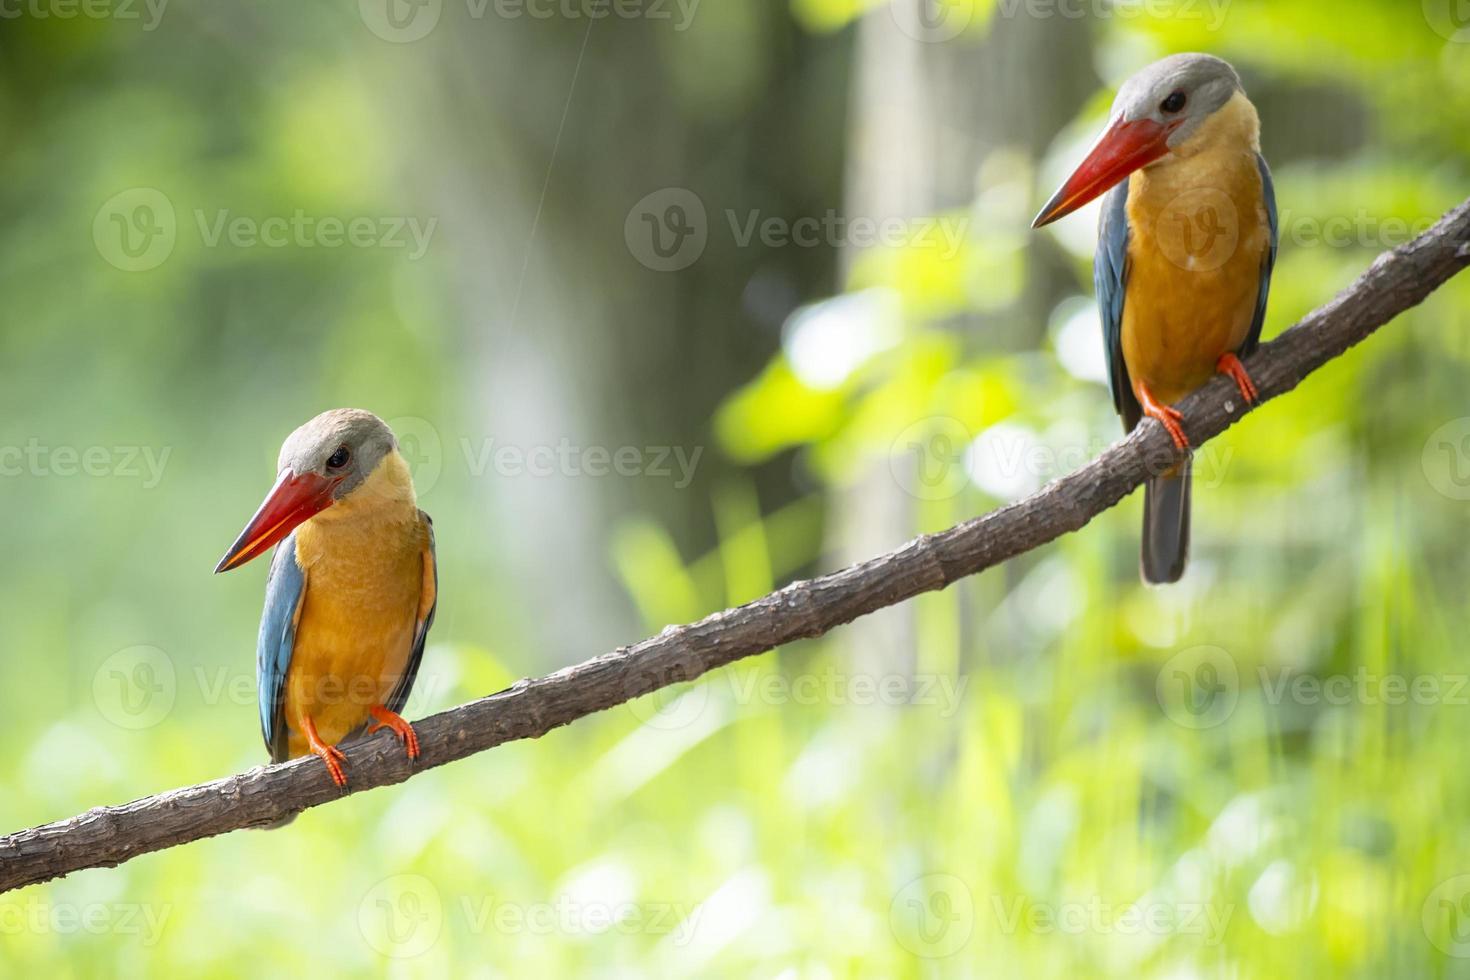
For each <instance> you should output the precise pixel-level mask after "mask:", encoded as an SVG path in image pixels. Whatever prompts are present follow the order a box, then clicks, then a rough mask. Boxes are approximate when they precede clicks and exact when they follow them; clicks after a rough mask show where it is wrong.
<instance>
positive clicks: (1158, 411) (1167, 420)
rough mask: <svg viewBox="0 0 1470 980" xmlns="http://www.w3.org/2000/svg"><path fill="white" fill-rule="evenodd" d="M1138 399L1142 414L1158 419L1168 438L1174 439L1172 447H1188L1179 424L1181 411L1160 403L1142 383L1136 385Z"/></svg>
mask: <svg viewBox="0 0 1470 980" xmlns="http://www.w3.org/2000/svg"><path fill="white" fill-rule="evenodd" d="M1138 401H1139V404H1141V405H1142V406H1143V414H1144V415H1147V416H1148V417H1149V418H1151V419H1158V420H1159V424H1160V425H1162V426H1163V427H1164V429H1165V431H1167V432H1168V433H1169V438H1171V439H1173V440H1174V448H1176V449H1188V448H1189V439H1188V438H1187V437H1186V436H1185V435H1184V426H1183V425H1181V424H1180V423H1181V422H1183V421H1184V414H1183V413H1182V412H1180V411H1179V410H1178V409H1177V408H1170V407H1169V406H1168V405H1160V404H1159V403H1158V402H1157V401H1155V400H1154V396H1153V395H1151V394H1149V391H1148V388H1147V387H1145V386H1144V385H1142V384H1140V385H1139V386H1138Z"/></svg>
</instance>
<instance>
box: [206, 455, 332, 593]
mask: <svg viewBox="0 0 1470 980" xmlns="http://www.w3.org/2000/svg"><path fill="white" fill-rule="evenodd" d="M341 482H342V481H341V479H340V478H338V479H335V480H333V479H328V478H327V477H324V476H321V475H319V474H316V473H307V474H306V475H304V476H297V475H296V474H294V473H292V472H291V471H290V470H286V471H285V472H283V473H282V474H281V478H280V479H279V480H277V481H276V485H275V486H273V487H271V492H270V493H269V494H267V495H266V498H265V503H263V504H261V505H260V510H258V511H256V512H255V516H254V517H252V518H250V523H249V524H246V525H245V530H243V531H241V532H240V536H239V537H238V538H236V539H235V543H234V544H232V545H230V550H229V551H227V552H225V556H224V557H223V558H221V559H220V562H219V564H218V565H216V566H215V568H214V571H215V574H218V573H220V572H228V571H229V570H230V569H232V568H238V567H239V566H241V565H243V564H245V563H246V562H247V561H250V560H251V559H252V558H255V557H257V556H259V555H262V554H264V553H265V552H267V551H269V550H270V549H271V548H272V547H273V546H274V545H275V544H276V543H277V542H279V541H280V540H281V539H282V538H284V537H285V536H286V535H288V534H290V533H291V532H292V531H294V530H295V529H296V528H297V526H298V525H300V524H301V522H302V521H304V520H306V519H307V518H308V517H311V516H312V515H313V514H320V513H321V512H322V511H324V510H326V509H327V508H328V507H330V506H332V491H333V490H335V489H336V488H337V484H339V483H341Z"/></svg>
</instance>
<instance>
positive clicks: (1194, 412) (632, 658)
mask: <svg viewBox="0 0 1470 980" xmlns="http://www.w3.org/2000/svg"><path fill="white" fill-rule="evenodd" d="M1467 264H1470V201H1467V202H1466V203H1464V204H1461V205H1460V206H1459V207H1457V208H1456V209H1455V210H1453V211H1451V212H1450V213H1449V214H1447V215H1446V216H1445V217H1444V218H1442V219H1441V220H1440V221H1439V222H1438V223H1437V224H1436V225H1435V226H1434V227H1433V228H1431V229H1429V231H1427V232H1425V233H1424V234H1423V235H1422V236H1420V237H1419V238H1417V239H1416V240H1414V241H1413V242H1410V243H1408V244H1407V245H1404V246H1402V247H1400V248H1398V249H1395V250H1394V251H1392V252H1388V253H1385V254H1383V255H1380V256H1379V257H1378V259H1377V260H1376V261H1375V262H1374V263H1373V265H1372V266H1371V267H1370V268H1369V269H1368V271H1366V272H1364V273H1363V275H1362V276H1360V277H1359V278H1358V279H1357V280H1356V281H1355V282H1354V283H1353V284H1352V285H1351V286H1349V287H1348V288H1347V289H1345V290H1343V291H1342V293H1340V294H1339V295H1338V296H1337V297H1336V298H1335V299H1333V300H1332V301H1331V302H1330V303H1328V304H1326V305H1325V306H1322V307H1320V308H1319V309H1317V310H1315V311H1313V312H1312V313H1311V314H1309V315H1308V316H1307V317H1305V318H1304V319H1303V320H1302V321H1301V322H1300V323H1298V324H1297V325H1296V326H1294V327H1292V328H1291V329H1290V330H1288V331H1286V332H1285V333H1284V334H1282V335H1281V336H1280V337H1279V338H1278V339H1276V340H1275V341H1273V342H1271V343H1269V344H1266V345H1264V346H1263V347H1262V348H1261V349H1260V350H1259V351H1258V352H1257V353H1256V354H1255V355H1254V356H1253V357H1252V358H1251V359H1250V360H1249V361H1248V362H1247V368H1248V369H1249V371H1250V373H1251V376H1252V377H1253V378H1254V379H1255V381H1256V385H1257V387H1258V388H1259V389H1260V392H1261V397H1262V400H1265V399H1270V398H1275V397H1277V396H1278V395H1282V394H1285V393H1286V392H1288V391H1290V390H1291V389H1293V388H1295V387H1296V386H1297V384H1299V383H1300V382H1301V381H1302V379H1303V378H1305V377H1306V376H1307V375H1308V374H1310V373H1311V372H1312V371H1314V370H1316V369H1317V368H1319V367H1321V366H1322V365H1323V364H1326V363H1327V362H1328V361H1330V360H1332V359H1333V358H1335V357H1337V356H1339V355H1340V354H1342V353H1343V352H1344V351H1346V350H1347V349H1348V348H1349V347H1351V346H1353V345H1354V344H1356V343H1358V342H1359V341H1361V340H1362V339H1363V338H1365V337H1367V336H1368V335H1369V334H1371V333H1372V332H1373V331H1374V330H1376V329H1378V328H1379V327H1380V326H1382V325H1383V324H1385V323H1387V322H1388V321H1389V320H1391V319H1392V318H1393V317H1394V316H1396V315H1397V314H1399V313H1401V312H1403V311H1404V310H1406V309H1408V308H1409V307H1411V306H1414V305H1415V304H1417V303H1419V302H1420V301H1422V300H1423V299H1424V297H1426V296H1427V295H1429V293H1430V292H1432V291H1433V290H1434V289H1435V288H1437V287H1438V286H1439V285H1440V284H1441V283H1443V282H1444V281H1445V280H1446V279H1448V278H1449V277H1450V276H1452V275H1454V274H1455V273H1456V272H1458V271H1459V270H1460V269H1462V268H1464V267H1465V266H1466V265H1467ZM1180 408H1181V409H1182V410H1183V411H1184V415H1185V423H1184V425H1185V429H1186V431H1187V432H1188V433H1189V435H1190V437H1191V440H1192V441H1193V443H1194V444H1195V445H1199V444H1200V443H1202V442H1204V441H1205V440H1206V439H1209V438H1212V437H1214V436H1215V435H1218V434H1219V433H1220V432H1222V431H1224V430H1225V429H1226V428H1228V427H1229V426H1230V425H1232V424H1234V422H1235V421H1236V420H1237V419H1239V418H1240V417H1241V415H1242V414H1243V411H1244V407H1243V406H1242V405H1241V403H1240V396H1239V395H1238V393H1237V392H1236V390H1235V386H1234V384H1233V383H1232V382H1231V381H1229V380H1228V379H1226V378H1223V377H1217V378H1215V379H1214V380H1213V381H1212V382H1210V384H1208V385H1206V386H1205V387H1204V388H1202V389H1201V390H1200V391H1198V392H1196V393H1195V394H1193V395H1191V396H1190V397H1189V398H1188V399H1186V400H1185V401H1184V402H1183V403H1181V405H1180ZM1176 459H1177V457H1176V454H1175V451H1174V449H1173V444H1172V443H1171V441H1170V440H1169V437H1168V435H1167V434H1166V433H1165V432H1164V430H1163V429H1162V428H1161V427H1160V426H1159V425H1158V424H1157V423H1155V422H1145V424H1143V425H1141V426H1139V427H1138V428H1137V429H1135V430H1134V432H1133V433H1132V434H1131V435H1129V436H1128V438H1126V439H1124V440H1122V441H1121V442H1119V443H1117V444H1115V445H1113V446H1111V447H1110V448H1109V449H1108V450H1107V451H1106V452H1104V453H1103V454H1102V455H1101V456H1099V457H1098V458H1097V459H1095V460H1093V461H1092V462H1090V463H1088V464H1087V465H1086V466H1083V467H1082V468H1081V469H1079V470H1077V471H1075V472H1073V473H1071V474H1068V475H1067V476H1064V477H1062V478H1060V479H1058V480H1055V481H1053V482H1052V483H1050V484H1048V485H1047V486H1045V487H1043V488H1042V489H1041V490H1040V491H1038V492H1037V493H1035V494H1033V495H1032V496H1030V497H1027V498H1026V499H1024V500H1021V501H1018V502H1016V503H1014V504H1011V505H1009V506H1006V507H1002V508H1000V509H999V510H995V511H992V512H991V513H989V514H986V515H985V516H983V517H979V518H976V519H974V520H971V521H966V522H965V523H963V524H960V525H957V526H956V527H952V528H950V529H948V530H946V531H941V532H939V533H937V534H930V535H925V536H923V537H920V538H916V539H914V540H913V541H910V542H909V543H908V544H906V545H904V546H903V547H901V548H899V549H898V550H896V551H892V552H889V553H888V554H884V555H879V556H878V557H876V558H872V559H869V560H868V561H865V562H861V563H859V564H856V565H852V566H850V567H848V568H844V569H842V570H841V571H837V572H833V573H831V574H829V575H824V576H822V577H821V578H817V579H813V580H811V581H803V582H793V583H791V584H790V585H788V586H786V587H785V588H783V589H780V590H779V591H777V592H773V593H771V594H770V595H768V596H765V597H764V598H761V599H758V600H756V601H754V602H751V603H747V604H746V605H743V606H739V607H737V608H735V609H727V610H725V611H724V612H720V613H716V614H714V615H713V616H709V617H707V618H705V619H702V620H700V621H699V622H697V623H692V624H690V625H687V626H671V627H668V628H666V629H665V630H664V631H663V632H662V633H660V634H659V635H658V636H655V637H652V638H650V639H647V640H644V641H643V642H641V643H638V644H636V645H634V646H630V647H623V648H621V649H618V650H615V651H613V652H612V653H609V654H606V655H604V656H601V657H597V658H596V659H593V660H588V661H586V662H585V663H580V664H577V665H575V666H572V667H567V668H565V669H564V670H560V671H557V672H556V673H554V674H551V675H549V676H547V677H539V678H535V679H527V680H522V681H520V682H518V683H517V684H515V686H513V687H511V688H509V689H508V690H505V691H501V692H500V693H498V694H493V695H491V696H489V697H486V698H481V699H480V700H478V701H472V702H470V703H469V704H465V705H461V706H459V707H457V708H453V709H451V710H449V711H445V712H442V713H440V714H437V715H434V716H433V717H431V718H426V719H424V720H423V721H420V722H418V723H416V724H415V728H416V729H417V730H418V733H419V741H420V744H421V746H422V749H423V755H422V756H421V758H420V759H419V760H418V762H417V764H414V765H410V764H409V762H408V760H407V759H406V758H405V756H404V753H403V751H402V749H401V748H400V747H399V746H398V744H397V742H396V741H395V739H394V737H393V736H392V735H391V734H389V733H386V732H380V733H379V734H377V735H375V736H373V737H370V738H365V739H362V740H360V741H357V742H355V743H353V744H352V745H351V746H345V747H344V748H345V749H346V752H347V757H348V765H349V767H350V768H349V772H350V773H351V779H352V783H351V789H352V791H353V792H361V791H363V790H369V789H373V788H375V787H378V786H387V785H390V784H392V783H401V782H403V781H404V780H406V779H408V778H409V777H410V776H412V775H413V774H414V773H415V772H417V771H420V770H423V769H428V768H431V767H433V766H441V765H444V764H445V763H447V762H453V761H454V760H456V759H462V758H464V757H465V756H468V755H473V754H474V753H476V752H482V751H484V750H485V749H488V748H491V747H492V746H496V745H499V744H501V743H502V742H509V741H512V740H514V739H522V738H536V737H538V736H541V735H544V734H545V733H546V732H548V731H550V730H552V729H553V728H557V727H559V726H561V725H565V724H567V723H568V722H572V721H575V720H576V719H578V718H581V717H583V716H584V715H589V714H591V713H593V712H594V711H601V710H603V709H606V708H610V707H613V706H614V705H618V704H621V703H623V702H625V701H628V700H631V699H632V698H636V697H638V696H640V695H643V694H647V693H649V692H651V691H654V690H657V689H658V688H661V687H665V686H667V685H670V684H676V683H679V682H681V681H689V680H692V679H694V678H696V677H698V676H699V675H700V674H703V673H704V672H705V671H708V670H713V669H714V668H716V667H721V666H724V665H725V664H728V663H730V662H731V661H734V660H738V659H740V658H742V657H748V656H750V655H752V654H756V653H762V652H764V651H766V650H770V649H771V648H773V647H777V646H780V645H781V644H783V643H789V642H791V641H792V640H797V639H802V638H805V637H814V636H821V635H822V634H824V633H826V632H828V631H829V630H831V629H833V628H834V627H837V626H840V625H842V624H843V623H848V622H851V621H852V620H854V619H856V618H857V617H859V616H862V615H864V614H866V613H870V612H873V611H874V610H877V609H882V608H885V607H887V606H892V605H894V604H895V603H899V602H902V601H904V600H905V599H908V598H911V597H912V596H915V595H918V594H919V593H921V592H928V591H931V590H934V589H942V588H944V587H945V586H947V585H949V584H950V583H951V582H954V581H955V580H956V579H960V578H963V577H965V576H967V575H974V574H975V573H976V572H980V571H983V570H984V569H987V568H990V567H991V566H993V565H996V564H998V563H1000V562H1003V561H1005V560H1006V559H1007V558H1012V557H1014V556H1016V555H1019V554H1022V553H1023V552H1026V551H1030V550H1031V549H1033V548H1037V547H1039V546H1041V545H1043V544H1045V543H1047V542H1048V541H1051V540H1053V539H1055V538H1057V537H1059V536H1061V535H1063V534H1065V533H1067V532H1068V531H1075V530H1077V529H1078V528H1080V527H1082V526H1083V525H1084V524H1086V523H1087V522H1088V521H1090V520H1091V519H1092V518H1093V517H1095V516H1096V515H1097V514H1099V513H1101V512H1102V511H1104V510H1106V509H1107V508H1109V507H1111V506H1113V505H1114V504H1116V503H1117V502H1118V501H1119V500H1121V499H1122V498H1123V497H1125V496H1126V495H1127V494H1129V493H1130V492H1132V491H1133V490H1134V489H1135V488H1136V487H1137V486H1138V485H1139V484H1140V483H1141V482H1143V480H1144V478H1145V477H1146V476H1148V475H1149V473H1151V472H1158V471H1160V470H1162V469H1164V468H1167V467H1169V466H1171V465H1172V464H1173V463H1174V462H1175V461H1176ZM341 795H342V793H341V791H339V790H337V789H336V788H335V787H334V786H333V785H332V782H331V780H330V779H328V778H327V774H326V770H325V769H324V768H323V766H322V764H321V762H320V760H318V759H316V758H314V757H308V758H303V759H295V760H292V761H290V762H286V763H283V764H281V765H274V766H261V767H257V768H255V769H251V770H250V771H249V772H244V773H241V774H239V775H235V776H230V777H228V778H225V779H217V780H214V781H213V782H208V783H202V784H200V785H198V786H190V787H187V788H185V789H176V790H173V791H171V792H167V793H160V794H158V795H157V796H150V797H147V798H145V799H141V800H135V801H134V802H132V803H127V804H124V805H122V806H112V807H98V808H96V809H93V810H89V811H87V812H86V813H83V814H80V815H78V816H75V817H72V818H70V819H68V820H61V821H58V822H56V823H50V824H45V825H43V826H40V827H33V828H31V829H29V830H22V831H19V832H17V833H14V834H10V835H9V836H7V837H4V838H0V891H7V890H10V889H13V888H19V887H21V886H24V885H29V884H33V883H36V882H41V881H47V880H49V879H51V878H56V877H60V876H62V875H65V874H68V873H70V872H73V871H78V870H80V869H83V868H96V867H111V866H115V865H117V864H120V863H122V862H123V861H126V860H128V859H129V858H132V857H135V856H136V855H139V854H146V853H148V852H149V851H157V850H162V849H163V848H167V847H174V846H176V845H179V844H185V843H188V842H189V841H195V840H199V839H201V838H204V837H211V836H214V835H215V834H223V833H228V832H229V831H232V830H239V829H241V828H244V827H258V826H263V825H266V824H270V823H272V822H274V821H277V820H280V819H281V818H283V817H286V816H288V815H290V814H293V813H296V812H299V811H301V810H304V809H306V808H307V807H313V806H318V805H320V804H323V803H329V802H331V801H332V800H334V799H337V798H338V797H339V796H341Z"/></svg>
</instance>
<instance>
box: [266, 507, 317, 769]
mask: <svg viewBox="0 0 1470 980" xmlns="http://www.w3.org/2000/svg"><path fill="white" fill-rule="evenodd" d="M305 595H306V574H305V573H304V572H302V570H301V566H299V565H297V564H296V535H294V534H291V535H288V536H287V537H286V538H285V540H283V541H282V542H281V543H280V544H279V545H277V546H276V553H275V556H274V557H273V558H272V559H271V571H270V576H269V577H268V578H267V579H266V582H265V611H264V612H262V613H261V617H260V639H259V641H258V642H257V643H256V647H255V688H256V694H257V696H258V697H259V700H260V733H261V735H262V736H263V737H264V738H265V747H266V749H267V750H268V751H269V752H270V754H271V761H272V762H284V761H285V760H286V758H287V748H286V720H285V692H286V669H287V668H288V667H289V666H290V665H291V651H292V649H293V648H294V647H295V646H296V623H297V621H298V619H299V617H300V615H301V599H302V597H303V596H305Z"/></svg>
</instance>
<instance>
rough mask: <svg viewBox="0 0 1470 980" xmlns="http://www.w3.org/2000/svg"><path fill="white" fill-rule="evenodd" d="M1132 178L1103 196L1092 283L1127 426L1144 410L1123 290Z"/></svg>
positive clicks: (1116, 398) (1115, 399)
mask: <svg viewBox="0 0 1470 980" xmlns="http://www.w3.org/2000/svg"><path fill="white" fill-rule="evenodd" d="M1127 205H1128V181H1126V180H1125V181H1123V182H1122V183H1121V184H1119V185H1118V186H1117V187H1114V188H1113V189H1112V190H1111V191H1109V192H1108V194H1107V196H1106V197H1104V198H1103V203H1102V213H1101V215H1100V216H1099V218H1098V225H1097V251H1096V253H1094V255H1093V259H1092V284H1093V287H1094V288H1095V289H1096V291H1097V306H1098V312H1099V314H1101V316H1102V328H1103V348H1104V352H1105V353H1106V354H1107V359H1108V384H1109V386H1110V387H1111V388H1112V391H1113V407H1114V408H1116V409H1117V410H1118V414H1119V415H1121V416H1123V428H1124V429H1127V430H1131V429H1132V428H1133V427H1134V426H1135V425H1137V424H1138V419H1139V417H1140V416H1141V415H1142V414H1143V410H1142V409H1141V408H1140V407H1139V404H1138V399H1137V398H1136V397H1134V395H1133V385H1132V383H1130V381H1129V380H1128V365H1126V364H1124V363H1123V293H1124V291H1125V287H1126V286H1127V283H1128V209H1127Z"/></svg>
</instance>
